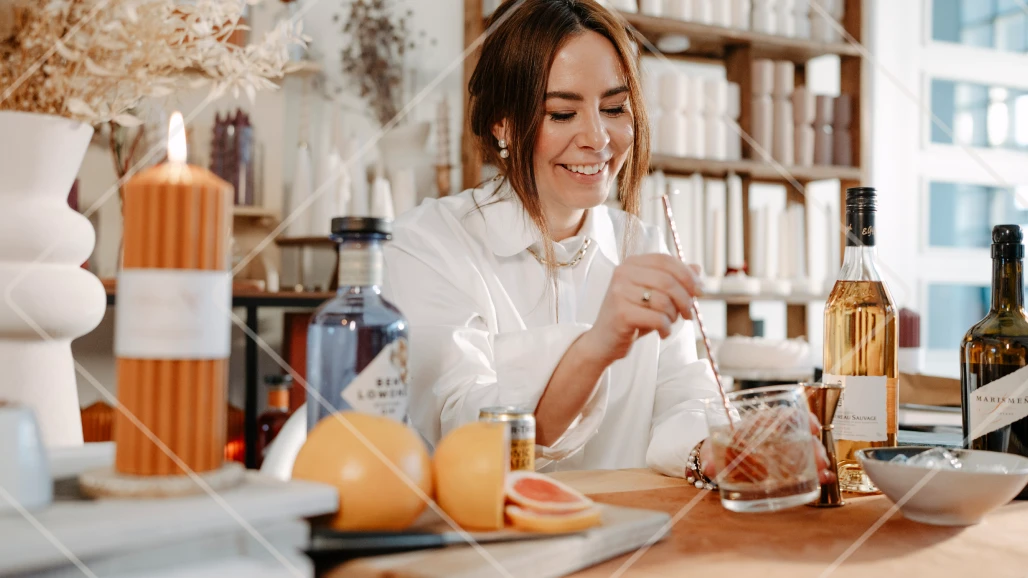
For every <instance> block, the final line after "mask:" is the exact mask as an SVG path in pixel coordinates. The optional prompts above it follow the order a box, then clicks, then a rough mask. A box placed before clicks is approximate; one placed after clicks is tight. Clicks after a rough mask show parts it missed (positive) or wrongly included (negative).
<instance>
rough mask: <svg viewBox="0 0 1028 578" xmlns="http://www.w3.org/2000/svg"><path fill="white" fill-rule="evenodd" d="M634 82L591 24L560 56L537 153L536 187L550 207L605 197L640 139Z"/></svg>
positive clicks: (571, 207)
mask: <svg viewBox="0 0 1028 578" xmlns="http://www.w3.org/2000/svg"><path fill="white" fill-rule="evenodd" d="M634 133H635V129H634V125H633V121H632V110H631V108H630V104H629V99H628V85H627V83H626V82H625V76H624V71H623V70H622V67H621V62H620V60H619V59H618V55H617V52H616V51H615V50H614V45H613V44H611V42H610V41H609V40H607V39H606V38H604V37H603V36H600V35H599V34H597V33H595V32H592V31H588V32H585V33H582V34H578V35H576V36H574V37H573V38H571V39H570V40H569V41H568V42H567V44H565V45H564V47H563V48H561V49H560V51H558V52H557V55H556V57H555V59H554V61H553V66H552V67H551V68H550V75H549V78H548V79H547V84H546V112H545V116H544V118H543V121H542V124H541V125H540V127H539V133H538V134H539V136H538V139H537V140H536V143H535V155H534V159H533V163H534V167H535V179H536V188H537V189H538V191H539V195H540V200H541V201H542V203H543V206H544V207H545V208H546V210H547V211H548V212H551V215H550V217H551V218H553V217H554V216H556V215H552V212H554V211H556V212H557V213H567V212H569V211H572V212H577V211H578V210H580V209H588V208H590V207H595V206H597V205H600V204H602V203H603V202H604V201H605V200H606V199H607V195H608V193H609V191H610V189H611V187H612V186H613V184H614V182H615V179H616V177H617V174H618V172H619V171H620V170H621V167H622V165H624V164H625V159H626V158H627V157H628V153H629V151H631V150H632V142H633V138H634Z"/></svg>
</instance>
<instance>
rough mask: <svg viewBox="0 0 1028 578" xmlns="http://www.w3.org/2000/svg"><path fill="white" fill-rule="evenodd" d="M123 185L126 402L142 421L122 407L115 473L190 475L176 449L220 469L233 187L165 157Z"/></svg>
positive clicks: (200, 468)
mask: <svg viewBox="0 0 1028 578" xmlns="http://www.w3.org/2000/svg"><path fill="white" fill-rule="evenodd" d="M124 188H125V191H124V201H123V202H124V215H125V230H124V236H123V239H124V257H123V265H122V271H121V274H120V275H119V281H118V310H117V315H118V319H117V322H116V346H115V349H116V352H115V353H116V354H117V357H118V400H119V402H120V403H121V405H122V406H123V407H124V409H125V410H126V411H127V412H129V413H130V414H132V415H133V416H134V417H135V418H136V419H137V420H138V421H139V422H141V425H142V426H143V427H142V428H141V427H138V426H137V425H136V424H135V423H133V421H132V420H130V419H129V418H128V417H127V416H126V415H125V413H124V412H119V413H118V416H117V420H116V422H115V426H114V439H115V443H116V449H115V469H116V470H117V471H118V472H119V473H124V474H135V475H145V476H154V475H181V474H183V473H185V472H183V470H182V468H181V467H180V466H179V465H178V464H176V463H175V460H173V459H172V457H171V456H169V455H168V453H169V452H170V453H171V454H173V455H174V456H176V457H177V458H178V459H179V460H181V462H182V463H183V464H184V466H185V467H187V468H189V469H191V470H193V471H195V472H205V471H210V470H214V469H217V468H219V467H221V465H222V462H223V459H224V457H223V456H224V445H225V399H226V397H225V396H226V393H225V391H226V390H225V386H226V381H227V377H228V343H227V342H228V331H229V326H230V321H229V318H228V316H227V314H226V311H225V309H227V308H228V307H229V306H230V299H231V287H230V284H231V277H230V275H229V273H228V272H227V268H228V262H229V254H228V252H229V248H228V245H229V239H230V235H231V222H232V213H231V208H232V186H231V185H229V184H228V183H226V182H225V181H223V180H221V179H219V178H217V177H216V176H214V175H213V174H212V173H210V172H209V171H207V170H204V169H202V168H198V167H195V166H190V165H186V164H185V163H165V164H162V165H159V166H156V167H152V168H150V169H148V170H146V171H144V172H142V173H140V174H139V175H137V176H135V177H134V178H132V179H131V180H129V181H128V182H127V183H126V184H125V187H124ZM226 284H228V287H226V286H225V285H226ZM222 301H224V303H222ZM146 430H148V431H146ZM151 435H152V436H153V437H154V438H156V439H157V440H159V442H160V444H158V443H157V442H155V441H154V440H153V439H152V438H151ZM161 445H163V446H165V447H164V448H162V447H161ZM166 450H167V451H166Z"/></svg>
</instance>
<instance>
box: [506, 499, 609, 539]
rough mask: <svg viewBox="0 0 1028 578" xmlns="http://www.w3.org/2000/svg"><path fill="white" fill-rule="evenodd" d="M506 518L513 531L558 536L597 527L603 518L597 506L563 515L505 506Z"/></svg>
mask: <svg viewBox="0 0 1028 578" xmlns="http://www.w3.org/2000/svg"><path fill="white" fill-rule="evenodd" d="M507 518H508V519H510V523H511V525H513V526H514V529H516V530H521V531H522V532H540V533H546V534H559V533H564V532H580V531H582V530H585V529H587V528H592V527H593V526H599V525H600V523H601V522H603V517H602V515H601V513H600V508H599V507H598V506H591V507H589V508H587V509H585V510H579V511H577V512H570V513H564V514H548V513H541V512H532V511H530V510H526V509H524V508H520V507H518V506H514V505H511V506H507Z"/></svg>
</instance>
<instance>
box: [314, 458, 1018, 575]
mask: <svg viewBox="0 0 1028 578" xmlns="http://www.w3.org/2000/svg"><path fill="white" fill-rule="evenodd" d="M555 477H557V478H559V479H561V480H563V481H565V482H567V483H569V484H570V485H572V486H573V487H575V488H577V489H579V490H580V491H582V492H584V493H586V494H588V495H589V496H591V497H592V498H593V499H594V500H596V501H597V502H600V503H605V504H612V505H616V506H628V507H632V508H645V509H650V510H657V511H660V512H665V513H667V514H669V515H670V516H671V520H670V522H668V524H670V525H671V531H670V535H669V536H668V537H667V538H666V539H665V540H663V541H661V542H657V543H656V544H654V545H652V546H651V547H649V548H645V547H644V548H641V549H635V548H633V549H632V551H629V552H628V553H627V554H624V555H620V556H617V557H614V558H611V559H609V560H607V561H606V562H601V563H599V564H596V565H594V566H591V567H588V568H586V569H585V570H581V571H578V572H575V573H573V574H570V576H572V577H574V578H612V577H622V578H657V577H678V576H687V577H693V578H707V577H710V578H719V577H736V576H738V577H744V578H746V577H754V578H756V577H760V578H805V577H811V578H813V577H825V576H831V577H832V578H891V577H893V576H897V577H902V578H916V577H919V576H932V577H938V576H960V577H966V576H982V577H985V576H988V577H989V578H992V577H1005V576H1018V577H1023V576H1025V574H1026V573H1028V570H1026V568H1028V567H1026V566H1025V559H1028V540H1026V539H1025V537H1026V536H1028V502H1013V503H1011V504H1009V505H1007V506H1004V507H1003V508H1001V509H1000V510H998V511H996V512H993V513H992V514H991V515H990V516H989V517H988V518H986V520H985V522H983V523H982V524H979V525H977V526H972V527H968V528H954V527H937V526H928V525H924V524H918V523H916V522H911V521H909V520H906V519H905V518H903V515H902V514H900V513H899V512H898V511H897V512H893V511H892V510H891V507H892V504H891V502H889V500H888V499H887V498H885V497H884V496H870V497H847V505H845V506H843V507H841V508H834V509H820V508H811V507H806V506H801V507H798V508H792V509H790V510H786V511H783V512H776V513H770V514H736V513H732V512H729V511H727V510H725V509H724V508H723V507H722V506H721V503H720V499H719V497H718V495H717V493H716V492H701V491H699V490H697V489H696V488H694V487H692V486H690V485H688V484H686V483H685V481H684V480H679V479H673V478H667V477H664V476H661V475H658V474H655V473H653V472H651V471H649V470H610V471H572V472H561V473H558V474H555ZM658 531H659V530H658ZM640 543H641V542H640ZM526 544H528V545H531V543H526ZM547 546H548V544H546V543H542V542H540V543H537V544H536V545H535V546H532V547H531V548H528V549H525V550H523V551H522V554H521V558H517V559H513V560H512V559H509V558H506V559H504V562H503V563H502V565H503V566H504V567H503V568H502V569H501V568H497V567H496V566H495V565H492V564H491V563H490V562H489V561H487V558H486V556H487V554H489V553H490V552H493V551H492V550H489V548H488V545H487V547H486V548H484V549H483V550H481V551H480V552H479V553H478V554H475V553H474V552H473V551H471V550H470V548H466V547H464V546H459V547H457V548H461V549H462V554H461V557H462V559H463V560H464V564H463V565H462V566H461V567H462V569H464V570H466V569H467V563H468V557H470V556H472V555H473V554H474V555H475V556H479V555H480V556H481V565H480V566H476V568H477V570H476V571H473V572H470V573H469V572H465V573H461V574H460V575H461V576H465V575H467V576H479V575H480V576H514V577H521V576H525V577H529V578H539V577H540V576H543V575H555V573H554V572H553V570H554V569H555V568H556V567H559V566H561V565H562V564H563V563H564V561H565V560H571V559H573V558H574V557H576V556H578V555H579V554H580V552H578V551H577V550H576V549H575V548H573V547H571V548H568V547H564V548H562V549H560V548H559V549H558V551H557V552H555V553H554V552H552V550H553V549H552V548H547ZM544 550H550V552H548V553H546V552H544ZM444 552H445V551H437V552H435V553H426V552H420V553H408V554H400V555H398V556H404V557H406V558H405V560H406V562H405V563H402V564H396V563H376V562H375V561H376V560H380V559H378V558H365V559H363V560H362V561H357V562H356V563H354V564H352V565H349V566H346V567H345V569H343V568H340V569H339V572H333V573H330V574H329V575H330V576H332V577H335V576H346V577H353V576H357V577H360V578H387V577H388V578H425V577H435V576H443V575H445V576H451V573H448V572H447V570H446V568H452V567H454V565H453V564H452V558H451V557H450V556H449V555H447V554H445V553H444ZM490 557H491V556H490ZM383 558H384V557H383ZM526 558H531V559H530V560H526ZM476 560H477V558H476ZM492 562H493V563H495V562H496V558H493V559H492Z"/></svg>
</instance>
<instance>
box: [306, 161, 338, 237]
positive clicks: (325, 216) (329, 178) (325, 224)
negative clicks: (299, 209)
mask: <svg viewBox="0 0 1028 578" xmlns="http://www.w3.org/2000/svg"><path fill="white" fill-rule="evenodd" d="M326 144H327V143H326ZM342 165H343V162H342V159H340V158H339V153H338V152H336V150H335V148H334V147H333V148H332V149H331V150H330V151H329V153H328V154H327V155H325V157H324V158H322V159H321V160H320V161H319V162H318V178H317V179H316V180H315V190H319V191H320V192H319V196H318V198H317V200H315V201H314V206H313V207H312V209H311V210H310V211H308V214H309V215H310V218H311V219H310V225H309V229H310V234H311V235H325V236H327V235H328V234H329V233H331V232H332V230H331V229H332V217H337V216H341V211H342V210H345V209H344V208H342V207H340V206H339V204H338V202H339V195H338V194H336V193H337V191H336V186H337V185H338V182H339V175H340V171H341V170H342Z"/></svg>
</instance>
